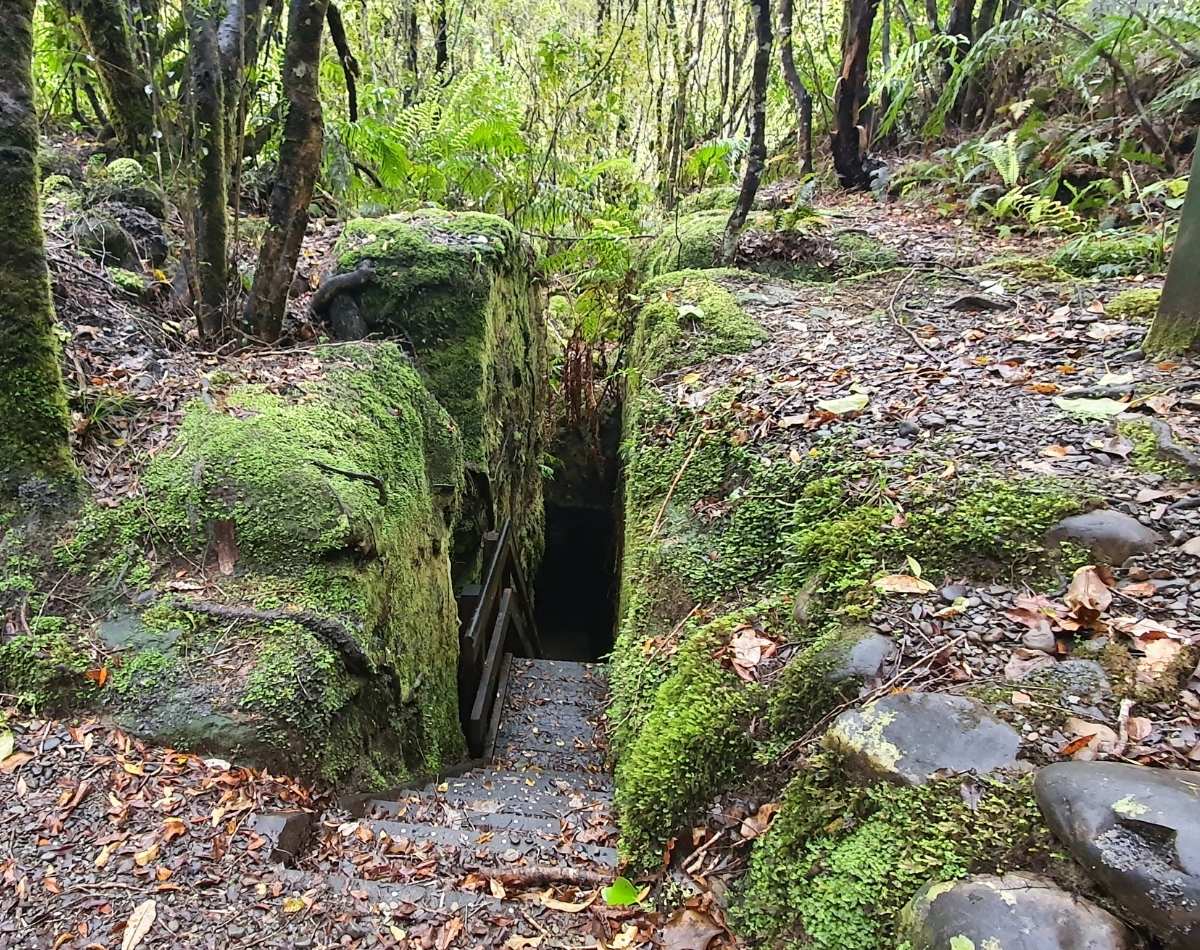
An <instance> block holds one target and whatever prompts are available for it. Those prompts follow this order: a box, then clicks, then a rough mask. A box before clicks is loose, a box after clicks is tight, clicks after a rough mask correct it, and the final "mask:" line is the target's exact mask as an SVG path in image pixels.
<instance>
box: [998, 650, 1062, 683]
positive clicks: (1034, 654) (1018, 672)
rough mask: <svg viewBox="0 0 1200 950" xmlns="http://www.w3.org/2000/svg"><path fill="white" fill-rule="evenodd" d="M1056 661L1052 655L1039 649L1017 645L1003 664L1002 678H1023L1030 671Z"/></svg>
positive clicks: (1040, 668)
mask: <svg viewBox="0 0 1200 950" xmlns="http://www.w3.org/2000/svg"><path fill="white" fill-rule="evenodd" d="M1056 662H1058V661H1057V660H1055V659H1054V657H1052V656H1050V655H1049V654H1047V653H1043V652H1042V651H1041V650H1030V649H1028V648H1027V647H1017V648H1016V649H1015V650H1013V652H1012V656H1010V657H1009V658H1008V663H1006V664H1005V665H1004V678H1005V679H1007V680H1012V681H1014V682H1015V681H1017V680H1023V679H1024V678H1025V677H1026V676H1028V675H1029V674H1030V673H1033V672H1036V671H1037V670H1044V669H1046V668H1048V667H1051V666H1054V664H1055V663H1056Z"/></svg>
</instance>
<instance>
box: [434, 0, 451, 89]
mask: <svg viewBox="0 0 1200 950" xmlns="http://www.w3.org/2000/svg"><path fill="white" fill-rule="evenodd" d="M433 57H434V58H433V68H434V70H435V71H436V72H437V73H438V75H441V74H442V73H444V72H445V71H446V67H447V66H449V65H450V21H449V17H448V16H447V15H446V0H436V6H435V7H434V10H433Z"/></svg>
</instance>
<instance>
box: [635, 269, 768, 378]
mask: <svg viewBox="0 0 1200 950" xmlns="http://www.w3.org/2000/svg"><path fill="white" fill-rule="evenodd" d="M734 273H736V272H734ZM642 295H643V298H644V300H645V303H644V304H643V305H642V310H641V313H640V314H639V316H638V320H637V329H636V331H635V334H634V339H633V355H632V360H633V365H635V366H636V367H638V369H639V371H640V372H642V373H645V374H646V375H647V376H655V375H657V374H659V373H661V372H663V371H665V370H668V369H675V368H678V367H679V366H685V365H688V364H690V363H698V362H700V361H702V360H705V359H708V358H709V357H712V356H716V355H718V354H723V353H738V352H741V351H744V350H748V349H750V348H751V347H752V346H754V344H756V343H759V342H762V341H763V340H765V339H766V332H765V331H764V330H763V329H762V327H760V326H759V325H758V324H757V323H755V322H754V320H752V319H751V318H750V317H749V316H747V315H746V313H745V311H743V310H742V308H741V307H740V306H739V305H738V302H737V300H736V298H734V296H733V294H731V293H730V292H729V291H728V290H726V289H725V288H724V287H722V286H721V285H720V284H719V283H718V282H717V281H716V280H715V279H713V278H712V277H710V276H709V275H708V273H707V272H704V271H680V272H677V273H672V274H665V275H663V276H662V277H659V278H658V279H656V280H652V281H650V282H649V283H647V284H646V285H645V286H644V287H643V290H642Z"/></svg>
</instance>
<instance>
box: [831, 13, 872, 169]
mask: <svg viewBox="0 0 1200 950" xmlns="http://www.w3.org/2000/svg"><path fill="white" fill-rule="evenodd" d="M878 9H879V0H846V6H845V20H844V22H843V24H842V68H841V71H840V72H839V74H838V78H837V85H836V86H835V87H834V92H833V112H834V127H833V133H832V135H831V136H830V139H831V145H832V151H833V167H834V170H835V171H836V172H837V176H838V181H840V182H841V183H842V187H844V188H852V189H865V188H868V187H870V184H871V178H870V175H868V174H867V169H866V165H865V163H864V161H863V159H864V157H865V155H866V147H867V142H866V139H867V133H866V130H865V129H864V128H863V126H862V124H861V122H860V121H859V117H860V114H861V112H862V108H863V106H864V105H865V104H866V101H867V68H868V64H869V61H870V53H871V30H872V28H873V27H874V25H875V13H876V11H877V10H878Z"/></svg>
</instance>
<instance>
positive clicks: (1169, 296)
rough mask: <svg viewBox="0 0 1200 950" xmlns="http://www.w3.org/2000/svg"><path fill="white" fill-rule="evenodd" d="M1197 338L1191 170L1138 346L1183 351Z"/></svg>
mask: <svg viewBox="0 0 1200 950" xmlns="http://www.w3.org/2000/svg"><path fill="white" fill-rule="evenodd" d="M1198 341H1200V183H1197V176H1196V175H1195V174H1194V173H1193V175H1192V178H1191V181H1190V182H1189V183H1188V193H1187V200H1186V201H1184V204H1183V216H1182V218H1181V220H1180V223H1179V234H1178V236H1177V237H1176V238H1175V251H1174V253H1173V254H1172V255H1171V265H1170V267H1169V268H1168V270H1167V282H1166V284H1165V285H1164V286H1163V292H1162V299H1161V300H1160V301H1159V304H1158V314H1157V316H1155V318H1154V323H1152V324H1151V326H1150V332H1149V333H1148V334H1146V342H1145V343H1144V344H1143V345H1142V349H1144V350H1145V351H1146V353H1148V354H1150V355H1151V356H1173V355H1176V354H1179V353H1184V352H1186V351H1187V350H1190V349H1192V348H1193V347H1195V346H1196V344H1197V342H1198Z"/></svg>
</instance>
